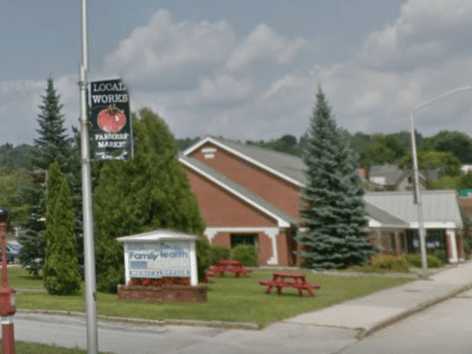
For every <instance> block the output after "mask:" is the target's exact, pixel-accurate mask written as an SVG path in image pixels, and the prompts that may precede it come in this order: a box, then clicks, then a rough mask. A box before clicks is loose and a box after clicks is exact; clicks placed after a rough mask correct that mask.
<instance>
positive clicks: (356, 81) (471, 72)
mask: <svg viewBox="0 0 472 354" xmlns="http://www.w3.org/2000/svg"><path fill="white" fill-rule="evenodd" d="M471 16H472V2H470V1H467V0H452V1H449V0H447V1H446V0H409V1H406V2H404V3H403V5H402V8H401V12H400V16H399V18H398V19H397V20H396V21H395V22H394V23H393V24H391V25H388V26H386V27H385V28H384V29H382V30H379V31H376V32H373V33H371V34H370V35H369V36H368V37H367V39H366V41H365V43H364V45H363V46H362V47H361V48H360V49H359V51H358V55H356V56H355V57H354V58H353V59H351V60H348V61H346V62H344V63H339V64H336V65H331V66H328V67H324V68H322V69H321V70H320V74H319V77H318V78H319V80H320V81H321V82H322V83H323V86H324V87H325V89H326V91H327V93H328V94H329V98H330V101H331V102H333V105H334V108H335V111H336V112H337V113H338V120H339V121H340V123H341V124H342V125H344V126H346V127H347V128H349V129H350V130H368V131H394V130H399V129H407V128H408V115H409V113H410V111H411V110H412V109H413V107H415V106H416V105H417V104H419V103H421V102H422V101H424V100H425V99H429V98H431V97H434V96H436V95H438V94H441V93H442V92H444V91H447V90H449V89H452V88H455V87H460V86H464V85H466V84H470V83H472V51H471V50H470V46H469V44H468V43H469V33H471V31H472V22H470V18H471ZM471 94H472V93H468V94H465V93H464V94H462V95H458V96H457V97H451V98H449V99H447V100H445V101H443V102H438V104H436V105H434V106H431V107H430V108H428V110H425V111H424V112H422V113H421V114H420V115H419V117H418V125H419V129H420V130H421V131H423V132H425V133H428V134H432V133H435V132H437V131H438V130H440V129H458V130H461V129H463V130H465V131H467V132H469V133H471V132H472V129H471V127H470V124H469V123H468V122H469V121H470V117H471V114H472V109H471V105H470V104H469V102H470V101H471V96H470V95H471Z"/></svg>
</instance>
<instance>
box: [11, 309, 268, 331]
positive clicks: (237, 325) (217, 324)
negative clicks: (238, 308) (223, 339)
mask: <svg viewBox="0 0 472 354" xmlns="http://www.w3.org/2000/svg"><path fill="white" fill-rule="evenodd" d="M17 313H19V314H24V315H29V314H30V315H34V314H40V315H60V316H71V317H85V313H83V312H76V311H61V310H41V309H38V310H22V309H19V310H18V311H17ZM97 318H98V319H99V320H101V321H108V322H121V323H132V324H140V325H152V326H190V327H209V328H223V329H245V330H259V329H261V326H260V325H258V324H257V323H250V322H228V321H203V320H176V319H166V320H148V319H144V318H134V317H119V316H105V315H98V316H97Z"/></svg>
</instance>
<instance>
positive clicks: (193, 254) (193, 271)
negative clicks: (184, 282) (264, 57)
mask: <svg viewBox="0 0 472 354" xmlns="http://www.w3.org/2000/svg"><path fill="white" fill-rule="evenodd" d="M189 247H190V285H191V286H197V285H198V269H197V251H196V248H195V241H189Z"/></svg>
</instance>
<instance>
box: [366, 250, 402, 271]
mask: <svg viewBox="0 0 472 354" xmlns="http://www.w3.org/2000/svg"><path fill="white" fill-rule="evenodd" d="M370 264H371V268H372V270H373V271H376V272H408V270H409V266H408V262H407V261H406V259H405V257H402V256H391V255H384V254H379V255H375V256H373V257H372V258H371V260H370Z"/></svg>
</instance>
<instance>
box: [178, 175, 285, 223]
mask: <svg viewBox="0 0 472 354" xmlns="http://www.w3.org/2000/svg"><path fill="white" fill-rule="evenodd" d="M185 170H186V172H187V178H188V180H189V183H190V186H191V188H192V191H193V193H194V194H195V196H196V198H197V202H198V206H199V207H200V213H201V214H202V217H203V219H204V220H205V223H206V225H207V226H208V227H211V226H216V227H221V226H224V227H248V226H249V227H277V222H276V220H273V219H272V218H270V217H268V216H267V215H265V214H263V213H262V212H260V211H259V210H257V209H256V208H255V207H253V206H251V205H249V204H247V203H245V202H244V201H241V200H240V199H238V198H237V197H235V196H234V195H232V194H230V193H229V192H227V191H226V190H224V189H223V188H220V187H218V186H217V185H215V184H214V183H212V182H210V181H209V180H207V179H206V178H204V177H202V176H200V175H198V174H197V173H195V172H193V171H191V170H190V169H189V168H188V167H185Z"/></svg>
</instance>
